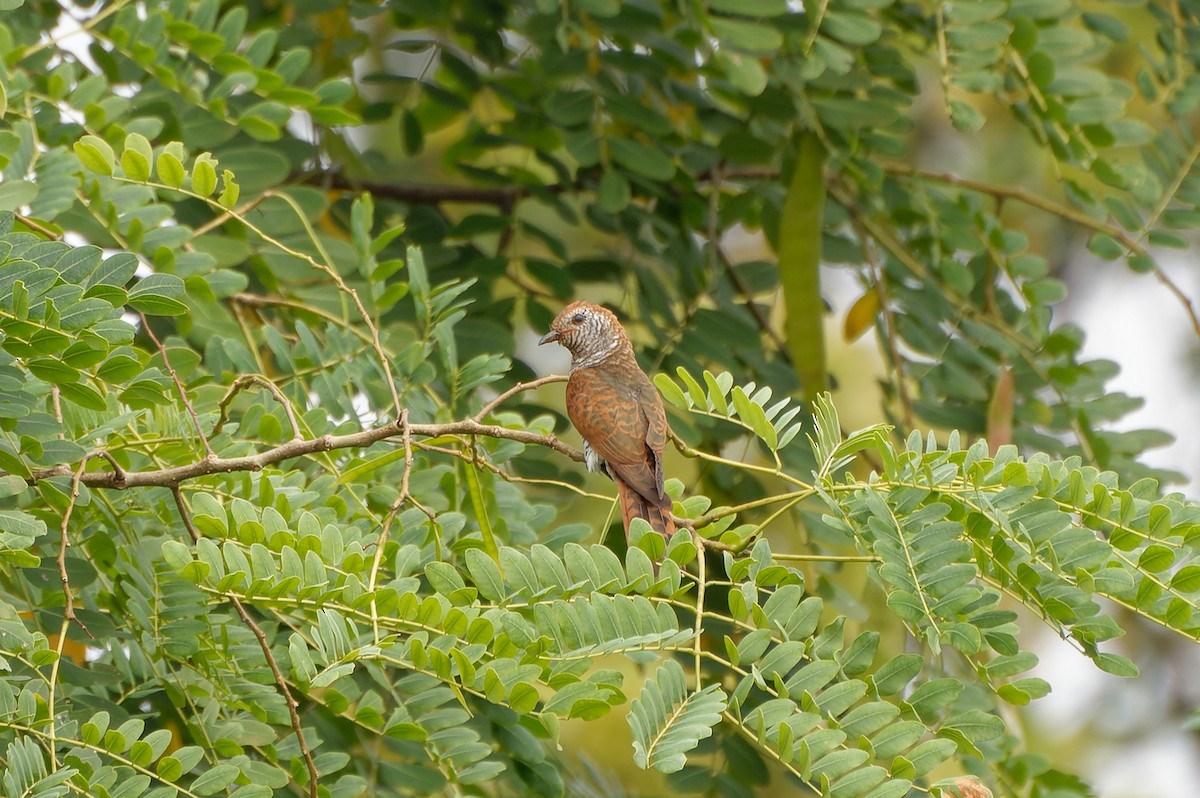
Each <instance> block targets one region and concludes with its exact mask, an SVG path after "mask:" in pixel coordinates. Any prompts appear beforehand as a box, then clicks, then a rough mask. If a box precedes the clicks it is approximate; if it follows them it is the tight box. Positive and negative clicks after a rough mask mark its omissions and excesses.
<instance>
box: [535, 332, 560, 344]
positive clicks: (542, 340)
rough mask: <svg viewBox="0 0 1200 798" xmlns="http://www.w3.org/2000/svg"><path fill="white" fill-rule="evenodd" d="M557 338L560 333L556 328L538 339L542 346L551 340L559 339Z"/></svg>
mask: <svg viewBox="0 0 1200 798" xmlns="http://www.w3.org/2000/svg"><path fill="white" fill-rule="evenodd" d="M557 340H558V333H557V332H556V331H554V330H551V331H550V332H548V333H546V334H545V335H543V336H542V337H541V338H539V339H538V346H541V345H542V344H548V343H550V342H551V341H557Z"/></svg>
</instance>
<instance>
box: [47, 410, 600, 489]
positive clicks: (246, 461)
mask: <svg viewBox="0 0 1200 798" xmlns="http://www.w3.org/2000/svg"><path fill="white" fill-rule="evenodd" d="M408 430H409V434H410V435H415V436H419V437H422V438H437V437H441V436H443V435H480V436H483V437H485V438H504V439H506V440H511V441H518V442H520V443H525V444H531V445H534V446H545V447H547V448H550V449H553V450H554V451H556V452H558V453H559V454H562V455H565V456H567V457H569V458H571V459H572V460H574V461H576V462H578V463H582V462H583V455H582V454H581V453H580V451H579V450H578V449H576V448H574V447H573V446H569V445H567V444H565V443H563V442H562V441H560V440H559V439H558V438H557V437H556V436H554V435H542V434H540V433H537V432H529V431H528V430H521V429H509V428H507V427H501V426H498V425H496V424H481V423H479V422H478V421H475V420H474V419H464V420H462V421H451V422H448V423H444V424H411V425H408ZM403 434H404V425H403V424H402V423H401V422H392V423H389V424H386V425H385V426H382V427H375V428H373V429H368V430H363V431H361V432H352V433H348V434H345V435H322V436H321V437H319V438H301V439H300V440H292V441H288V442H286V443H282V444H280V445H278V446H274V447H272V448H270V449H265V450H263V451H261V452H258V453H257V454H250V455H243V456H240V457H220V456H218V455H215V454H214V455H209V456H208V457H205V458H204V459H202V460H198V461H196V462H193V463H188V464H186V465H181V466H174V467H171V468H160V469H155V470H151V471H119V470H118V471H91V472H87V473H84V474H83V475H82V478H81V480H80V482H81V484H83V485H86V486H88V487H89V488H117V489H125V488H142V487H160V488H173V487H176V486H178V485H179V484H180V483H182V482H186V481H187V480H190V479H195V478H197V477H202V476H207V475H209V474H227V473H230V472H234V471H261V470H262V469H264V468H266V467H267V466H270V465H274V464H276V463H279V462H282V461H284V460H291V459H292V458H295V457H304V456H306V455H310V454H316V453H317V452H328V451H333V450H335V449H365V448H366V447H368V446H371V445H372V444H375V443H378V442H379V441H382V440H385V439H387V438H391V437H393V436H395V435H403ZM72 474H73V472H72V470H71V468H70V466H68V465H60V466H55V467H54V468H45V469H40V470H37V471H33V472H31V473H30V474H29V476H28V477H26V478H25V481H26V482H27V483H28V484H30V485H34V484H36V483H38V482H40V481H42V480H44V479H49V478H50V477H61V476H72Z"/></svg>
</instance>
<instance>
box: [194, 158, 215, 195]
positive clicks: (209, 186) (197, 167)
mask: <svg viewBox="0 0 1200 798" xmlns="http://www.w3.org/2000/svg"><path fill="white" fill-rule="evenodd" d="M216 190H217V170H216V169H214V168H213V165H212V162H211V161H209V160H208V159H206V158H204V157H203V156H201V157H199V158H197V159H196V163H195V164H194V165H193V166H192V191H194V192H196V193H197V194H199V195H200V196H201V197H207V196H209V195H210V194H212V193H213V192H214V191H216Z"/></svg>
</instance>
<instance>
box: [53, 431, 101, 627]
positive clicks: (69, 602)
mask: <svg viewBox="0 0 1200 798" xmlns="http://www.w3.org/2000/svg"><path fill="white" fill-rule="evenodd" d="M92 456H93V455H92V454H87V455H84V458H83V459H82V460H80V461H79V467H78V468H76V469H75V473H74V475H73V476H72V477H71V496H70V498H69V499H68V500H67V509H66V511H65V512H63V518H62V524H61V526H60V527H59V532H60V533H61V535H60V542H59V545H58V578H59V579H61V580H62V587H63V597H64V598H65V599H66V606H65V608H64V617H65V618H66V619H67V620H69V621H74V622H75V623H77V624H79V628H80V629H82V630H83V631H84V632H85V633H86V634H87V636H88V637H92V633H91V632H90V631H89V630H88V628H87V626H86V625H85V624H84V623H83V621H81V620H79V618H78V617H76V615H75V597H74V596H73V595H72V594H71V577H69V576H68V575H67V549H69V548H70V547H71V538H70V536H69V535H68V534H67V525H68V524H69V523H70V522H71V513H73V512H74V511H75V502H76V501H78V500H79V485H80V482H81V481H82V480H83V470H84V469H85V468H87V464H88V460H91V459H92Z"/></svg>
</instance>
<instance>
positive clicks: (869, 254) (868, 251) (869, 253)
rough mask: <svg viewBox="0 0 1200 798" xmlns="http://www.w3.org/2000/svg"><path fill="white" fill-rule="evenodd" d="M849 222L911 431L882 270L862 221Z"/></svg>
mask: <svg viewBox="0 0 1200 798" xmlns="http://www.w3.org/2000/svg"><path fill="white" fill-rule="evenodd" d="M850 221H851V223H852V224H853V225H854V232H855V234H856V235H857V236H858V243H859V246H860V247H861V248H862V253H863V257H864V258H865V259H866V261H867V267H868V268H869V269H870V270H871V282H872V283H874V286H873V287H874V289H875V297H876V298H877V299H878V300H879V312H880V313H882V314H883V326H884V328H885V335H884V338H885V339H886V343H887V348H888V354H889V355H890V356H891V360H892V368H893V369H895V371H896V392H897V395H898V396H899V398H900V410H901V412H902V413H903V414H904V426H905V428H906V429H908V430H912V429H915V428H916V425H917V422H916V417H915V416H914V415H913V406H912V398H911V397H910V396H909V395H908V383H907V382H906V380H905V376H904V361H903V360H902V359H901V358H900V348H899V347H898V346H897V343H896V341H897V337H898V333H897V332H896V319H895V317H894V316H893V315H892V308H891V303H889V302H888V294H887V286H885V285H884V284H883V269H882V268H881V267H880V265H879V260H878V259H877V258H876V257H875V250H873V249H872V248H871V240H870V238H869V237H868V236H867V231H866V230H865V229H864V228H863V224H862V220H860V219H859V218H858V217H857V216H854V215H851V216H850Z"/></svg>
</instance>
